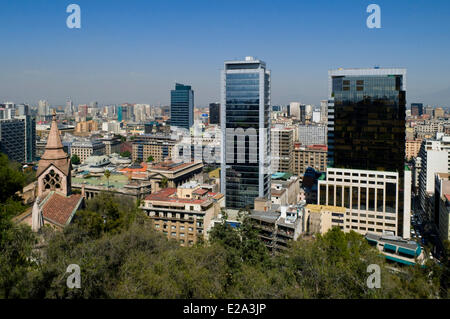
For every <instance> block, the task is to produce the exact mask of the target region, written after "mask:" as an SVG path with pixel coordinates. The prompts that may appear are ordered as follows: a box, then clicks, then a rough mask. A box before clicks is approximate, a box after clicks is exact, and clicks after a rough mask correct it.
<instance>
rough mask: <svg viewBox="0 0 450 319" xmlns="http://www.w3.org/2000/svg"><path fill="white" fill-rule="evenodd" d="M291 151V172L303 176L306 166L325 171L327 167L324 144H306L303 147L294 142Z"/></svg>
mask: <svg viewBox="0 0 450 319" xmlns="http://www.w3.org/2000/svg"><path fill="white" fill-rule="evenodd" d="M293 153H294V161H293V165H294V167H293V173H294V174H295V175H297V176H303V174H304V173H305V171H306V169H307V168H308V167H312V168H314V169H315V170H316V171H319V172H325V170H326V168H327V146H326V145H308V146H306V147H305V146H302V145H301V144H300V143H295V146H294V152H293Z"/></svg>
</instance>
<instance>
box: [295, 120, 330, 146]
mask: <svg viewBox="0 0 450 319" xmlns="http://www.w3.org/2000/svg"><path fill="white" fill-rule="evenodd" d="M298 142H300V143H301V144H302V145H303V146H308V145H317V144H320V145H327V127H326V126H325V125H299V126H298Z"/></svg>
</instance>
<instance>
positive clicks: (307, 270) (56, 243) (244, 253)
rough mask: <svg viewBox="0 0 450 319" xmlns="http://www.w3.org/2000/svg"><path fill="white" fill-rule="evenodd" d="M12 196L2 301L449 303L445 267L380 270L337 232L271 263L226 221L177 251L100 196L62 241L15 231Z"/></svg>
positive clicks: (133, 210) (6, 205)
mask: <svg viewBox="0 0 450 319" xmlns="http://www.w3.org/2000/svg"><path fill="white" fill-rule="evenodd" d="M3 167H4V166H2V168H3ZM7 167H9V166H7ZM10 169H12V168H11V167H10ZM0 172H1V173H2V174H3V175H4V176H0V181H1V182H6V181H11V182H12V183H15V185H16V188H20V186H21V181H22V177H20V173H19V174H18V175H16V173H15V172H12V171H9V170H8V169H6V170H5V169H3V170H1V171H0ZM15 191H16V189H14V188H11V189H9V194H8V196H9V197H6V196H5V197H4V199H2V202H1V205H2V206H1V209H2V210H1V212H2V215H1V219H0V227H1V228H0V231H1V232H0V236H1V237H0V238H1V242H0V243H1V254H0V298H442V297H443V298H448V296H449V294H448V286H449V285H448V273H449V272H448V269H449V268H448V260H447V261H446V262H444V263H443V265H440V266H439V265H433V264H428V265H427V267H426V268H422V267H398V266H397V265H392V264H386V263H385V261H384V259H383V258H382V257H380V256H379V254H378V252H377V251H376V250H375V249H374V248H373V247H371V246H369V245H368V244H367V242H366V240H365V239H364V238H363V237H362V236H361V235H359V234H356V233H354V232H350V233H343V232H342V231H340V230H339V229H333V230H331V231H329V232H328V233H327V234H325V235H323V236H317V238H316V239H315V240H306V239H300V240H298V241H296V242H293V243H292V244H291V245H290V246H289V247H288V248H287V249H286V251H285V252H283V253H279V254H271V253H270V252H269V251H268V250H267V249H266V247H265V246H264V245H263V244H262V243H261V241H259V239H258V234H257V233H256V231H255V230H254V228H252V227H251V224H250V223H249V222H248V221H247V220H245V219H244V222H243V224H242V226H241V227H239V228H233V227H231V226H230V225H229V224H227V223H226V222H225V220H224V221H223V222H222V223H219V224H218V225H216V226H215V227H214V228H213V230H212V231H211V232H210V234H209V235H210V236H209V240H208V241H207V242H200V243H198V244H196V245H194V246H193V247H180V246H179V245H178V243H177V242H175V241H172V240H168V239H167V238H166V237H165V236H164V235H163V234H162V233H160V232H157V231H155V230H154V229H153V225H152V222H151V220H150V219H149V218H148V217H147V216H145V215H144V214H143V213H142V212H141V211H140V210H139V209H138V205H137V204H138V203H135V202H133V201H132V200H126V199H123V198H116V197H114V196H112V195H109V194H101V195H99V196H98V197H96V198H94V199H91V200H88V201H87V205H86V207H85V209H84V210H82V211H79V212H78V213H77V215H76V218H75V220H74V222H73V223H72V224H71V225H70V226H68V227H66V228H65V229H64V231H55V230H53V229H51V228H50V227H44V229H43V231H42V232H41V233H40V234H38V235H35V234H33V233H32V232H31V230H30V228H29V227H28V226H17V225H14V224H13V223H12V222H11V217H12V216H13V215H14V214H13V212H19V211H21V210H23V206H21V204H20V202H17V201H15V200H14V194H15ZM4 212H6V213H4ZM70 264H77V265H79V266H80V269H81V288H80V289H69V288H68V287H67V285H66V280H67V278H68V276H69V275H70V274H69V273H66V269H67V266H68V265H70ZM370 264H378V265H379V266H380V267H381V288H379V289H376V288H375V289H370V288H368V286H367V284H366V282H367V278H368V276H369V275H370V274H369V273H367V266H368V265H370ZM394 267H395V268H394Z"/></svg>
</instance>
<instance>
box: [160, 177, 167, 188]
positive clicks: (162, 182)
mask: <svg viewBox="0 0 450 319" xmlns="http://www.w3.org/2000/svg"><path fill="white" fill-rule="evenodd" d="M168 183H169V180H168V179H167V177H165V176H164V177H163V178H162V179H161V184H160V185H161V188H167V184H168Z"/></svg>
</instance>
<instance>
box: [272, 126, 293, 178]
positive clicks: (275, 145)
mask: <svg viewBox="0 0 450 319" xmlns="http://www.w3.org/2000/svg"><path fill="white" fill-rule="evenodd" d="M271 143H272V145H271V152H272V167H273V168H274V170H275V171H277V172H286V173H287V172H292V169H293V152H292V151H293V149H294V129H293V128H289V127H283V128H272V129H271Z"/></svg>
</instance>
